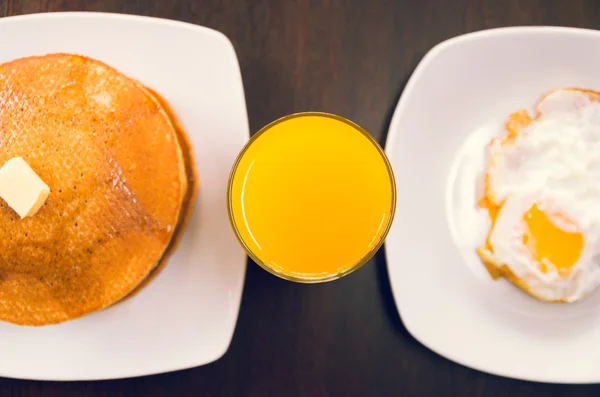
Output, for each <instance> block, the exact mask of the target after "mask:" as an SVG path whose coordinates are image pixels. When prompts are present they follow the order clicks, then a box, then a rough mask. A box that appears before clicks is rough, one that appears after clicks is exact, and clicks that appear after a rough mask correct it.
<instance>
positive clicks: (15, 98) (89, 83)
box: [0, 54, 189, 325]
mask: <svg viewBox="0 0 600 397" xmlns="http://www.w3.org/2000/svg"><path fill="white" fill-rule="evenodd" d="M0 148H1V150H0V165H1V164H4V163H5V162H6V161H7V160H9V159H11V158H13V157H17V156H20V157H23V158H24V159H25V161H27V163H28V164H29V165H30V166H31V167H32V168H33V170H34V171H35V172H36V173H37V174H38V175H39V176H40V177H41V178H42V180H44V182H46V184H47V185H48V186H49V187H50V195H49V197H48V199H47V200H46V202H45V204H44V206H43V207H42V208H41V209H40V210H39V212H38V213H37V214H36V215H35V216H33V217H30V218H25V219H19V216H18V215H16V213H15V212H13V210H12V209H10V208H8V207H7V205H6V204H5V203H4V202H1V201H0V320H4V321H9V322H12V323H15V324H22V325H44V324H51V323H58V322H62V321H66V320H69V319H73V318H76V317H80V316H82V315H85V314H87V313H90V312H93V311H96V310H99V309H102V308H105V307H107V306H110V305H111V304H113V303H115V302H117V301H119V300H121V299H122V298H123V297H125V296H126V295H128V294H129V293H130V292H131V291H133V290H134V289H135V288H136V286H138V285H139V284H140V283H141V282H142V281H143V280H144V279H145V278H146V277H147V276H148V274H149V273H150V272H151V271H152V270H153V269H154V268H155V267H156V266H157V265H158V264H159V263H160V262H161V258H162V257H163V255H164V254H165V250H166V249H167V247H168V246H169V244H170V243H171V240H172V239H173V235H174V233H175V231H176V229H177V225H178V224H180V223H181V222H180V220H181V219H182V217H183V215H185V214H182V212H181V209H182V204H183V203H184V199H185V197H186V195H188V193H189V192H188V174H187V171H186V162H185V158H186V157H185V155H184V153H183V152H182V148H181V146H180V142H179V137H178V134H177V131H176V129H175V127H174V125H173V123H172V122H171V120H170V118H169V116H168V114H167V113H166V111H165V109H164V108H163V107H162V105H161V104H160V102H159V101H158V99H157V98H155V96H153V95H152V94H151V93H150V92H149V91H148V90H146V89H145V88H144V87H143V86H142V85H141V84H139V83H138V82H136V81H135V80H132V79H130V78H128V77H126V76H124V75H123V74H121V73H120V72H118V71H117V70H115V69H113V68H111V67H109V66H107V65H105V64H103V63H101V62H99V61H97V60H93V59H90V58H87V57H83V56H78V55H70V54H50V55H45V56H39V57H29V58H23V59H18V60H15V61H12V62H8V63H5V64H3V65H0ZM186 155H187V154H186Z"/></svg>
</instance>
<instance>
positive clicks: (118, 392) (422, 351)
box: [0, 0, 600, 397]
mask: <svg viewBox="0 0 600 397" xmlns="http://www.w3.org/2000/svg"><path fill="white" fill-rule="evenodd" d="M67 10H86V11H106V12H121V13H129V14H141V15H150V16H157V17H163V18H172V19H178V20H182V21H187V22H192V23H196V24H200V25H205V26H208V27H211V28H214V29H217V30H219V31H221V32H223V33H225V34H226V35H227V36H228V37H229V38H230V39H231V41H232V42H233V45H234V47H235V49H236V51H237V55H238V58H239V62H240V65H241V70H242V75H243V78H244V86H245V90H246V100H247V104H248V114H249V118H250V127H251V130H252V131H256V130H258V129H259V128H260V127H261V126H263V125H264V124H266V123H268V122H269V121H271V120H274V119H276V118H278V117H280V116H283V115H286V114H288V113H292V112H298V111H305V110H321V111H326V112H332V113H337V114H340V115H343V116H346V117H348V118H350V119H352V120H354V121H355V122H357V123H359V124H361V125H362V126H363V127H365V128H366V129H367V130H369V131H370V132H371V133H372V134H373V135H374V136H375V137H377V138H378V139H379V141H380V142H382V143H383V142H384V138H385V134H386V130H387V127H388V124H389V121H390V117H391V114H392V111H393V109H394V107H395V106H396V102H397V100H398V98H399V95H400V93H401V92H402V89H403V87H404V85H405V83H406V80H407V79H408V77H409V76H410V74H411V72H412V70H413V69H414V67H415V66H416V65H417V63H418V62H419V61H420V60H421V58H422V57H423V55H424V54H425V53H426V52H427V51H428V50H429V49H430V48H431V47H432V46H434V45H435V44H437V43H439V42H440V41H442V40H445V39H447V38H450V37H452V36H456V35H459V34H462V33H466V32H471V31H474V30H480V29H485V28H493V27H498V26H509V25H531V24H534V25H542V24H546V25H565V26H579V27H587V28H600V2H598V1H595V0H589V1H580V0H555V1H550V0H539V1H524V0H523V1H518V0H510V1H508V0H489V1H483V0H482V1H477V0H414V1H409V0H406V1H402V0H396V1H383V0H372V1H368V0H354V1H350V0H348V1H342V0H314V1H313V0H296V1H284V0H270V1H268V0H245V1H244V0H238V1H235V0H198V1H193V0H189V1H185V0H155V1H152V0H122V1H118V0H95V1H84V0H0V16H7V15H18V14H26V13H35V12H45V11H67ZM1 39H5V38H1ZM599 73H600V71H599ZM399 188H400V194H402V186H400V187H399ZM107 348H110V346H107ZM1 356H2V353H1V352H0V357H1ZM599 393H600V386H593V385H591V386H564V385H563V386H554V385H544V384H534V383H528V382H522V381H516V380H509V379H504V378H500V377H496V376H492V375H487V374H483V373H481V372H478V371H474V370H471V369H467V368H464V367H462V366H459V365H457V364H454V363H452V362H450V361H448V360H446V359H444V358H441V357H439V356H438V355H436V354H435V353H432V352H431V351H429V350H427V349H426V348H425V347H423V346H421V345H420V344H419V343H417V342H416V341H415V340H414V339H413V338H412V337H411V336H410V335H409V334H408V333H407V331H406V329H405V328H404V327H403V325H402V322H401V320H400V318H399V316H398V314H397V312H396V308H395V307H394V301H393V299H392V295H391V291H390V287H389V283H388V278H387V271H386V268H385V259H384V256H383V253H382V252H380V253H379V254H378V255H377V257H376V258H375V259H374V260H372V261H371V262H370V263H369V264H367V265H366V266H364V267H363V268H362V269H361V270H359V271H357V272H356V273H354V274H352V275H350V276H348V277H346V278H344V279H342V280H339V281H336V282H334V283H330V284H325V285H296V284H292V283H289V282H286V281H282V280H279V279H277V278H276V277H274V276H271V275H270V274H268V273H267V272H265V271H263V270H261V269H260V268H259V267H258V266H256V265H254V264H252V263H250V264H249V268H248V273H247V279H246V287H245V290H244V294H243V299H242V307H241V311H240V316H239V321H238V325H237V328H236V331H235V335H234V337H233V342H232V343H231V347H230V348H229V351H228V352H227V354H226V355H225V356H224V357H223V358H222V359H220V360H219V361H217V362H215V363H213V364H210V365H207V366H204V367H200V368H195V369H191V370H186V371H180V372H176V373H170V374H165V375H158V376H152V377H145V378H138V379H128V380H117V381H106V382H82V383H44V382H28V381H18V380H9V379H0V396H111V397H119V396H144V397H154V396H191V395H195V396H260V397H267V396H284V397H294V396H310V397H319V396H369V397H376V396H430V395H431V396H446V395H447V396H454V395H455V396H463V395H470V396H505V395H506V396H512V397H519V396H530V395H531V396H533V395H540V396H596V395H598V394H599Z"/></svg>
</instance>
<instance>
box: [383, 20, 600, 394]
mask: <svg viewBox="0 0 600 397" xmlns="http://www.w3.org/2000/svg"><path fill="white" fill-rule="evenodd" d="M538 34H540V35H556V34H560V35H565V34H567V35H577V36H583V35H587V36H589V37H594V38H595V39H600V31H597V30H593V29H586V28H575V27H566V26H509V27H499V28H492V29H483V30H479V31H475V32H470V33H465V34H462V35H458V36H455V37H452V38H449V39H446V40H444V41H442V42H440V43H438V44H436V45H435V46H433V47H432V48H431V49H430V50H429V51H427V53H426V54H425V56H424V57H423V58H422V59H421V61H419V63H418V65H417V67H416V68H415V69H414V71H413V73H412V74H411V76H410V78H409V79H408V82H407V83H406V86H405V88H404V89H403V90H402V94H401V95H400V99H399V100H398V103H397V105H396V107H395V108H394V112H393V115H392V118H391V120H390V124H389V127H388V131H387V137H386V141H385V152H386V155H387V156H388V158H389V160H390V163H392V166H393V164H394V161H395V158H394V156H393V154H392V150H391V148H392V147H394V146H395V145H396V141H397V140H398V139H399V135H400V134H399V133H398V130H399V126H400V122H401V120H402V117H404V113H405V108H406V106H407V103H408V102H409V98H410V97H411V96H412V93H413V91H415V87H418V82H419V81H420V79H421V76H422V75H423V73H424V71H425V70H426V69H427V68H428V67H429V66H430V64H431V63H432V62H433V61H434V60H435V59H436V58H437V56H438V55H439V54H441V53H442V52H443V51H446V50H448V49H450V48H452V47H455V46H458V45H462V44H464V43H467V42H471V41H477V40H485V39H487V38H495V37H503V36H511V35H515V36H521V35H538ZM399 187H400V186H399ZM396 221H399V219H398V217H396V219H395V220H394V222H396ZM392 229H393V225H392ZM390 234H391V233H390ZM386 246H387V241H386ZM385 259H386V269H387V273H388V278H389V284H390V288H391V290H392V296H393V297H394V304H395V306H396V310H397V311H398V314H399V316H400V320H401V321H402V324H403V325H404V327H406V330H407V331H408V333H409V334H410V335H411V336H412V337H413V338H414V339H415V340H416V341H417V342H419V343H420V344H422V345H423V346H425V347H426V348H427V349H429V350H430V351H432V352H433V353H435V354H437V355H439V356H441V357H443V358H445V359H447V360H450V361H452V362H454V363H456V364H458V365H460V366H463V367H466V368H469V369H472V370H476V371H480V372H483V373H487V374H491V375H494V376H499V377H503V378H507V379H518V380H524V381H529V382H535V383H552V384H593V383H598V382H600V374H599V375H598V376H597V377H596V378H591V377H589V376H588V375H583V376H581V377H572V376H565V377H563V378H556V377H544V376H529V375H527V374H525V375H519V374H513V373H509V371H502V370H499V369H497V368H496V369H495V368H489V367H488V366H487V364H485V363H484V364H483V365H482V364H481V363H478V362H476V361H471V360H470V359H468V358H467V359H465V358H463V357H462V356H461V355H460V353H456V351H455V350H453V349H447V348H446V347H445V346H444V345H443V344H439V343H438V342H436V341H435V340H430V339H428V338H427V337H425V338H423V337H422V335H420V334H419V333H418V332H416V331H415V328H417V327H414V328H413V325H414V323H413V318H412V317H411V316H408V317H406V316H405V314H406V312H405V311H404V310H403V309H402V307H403V300H402V299H400V293H399V291H398V288H401V287H400V286H397V285H396V283H395V282H393V281H392V280H393V279H392V276H391V274H392V272H391V271H390V270H391V268H392V267H393V265H392V264H391V261H390V259H391V258H390V253H389V250H388V249H385ZM393 261H394V262H395V261H396V260H393Z"/></svg>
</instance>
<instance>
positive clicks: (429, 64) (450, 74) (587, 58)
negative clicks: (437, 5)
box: [386, 27, 600, 383]
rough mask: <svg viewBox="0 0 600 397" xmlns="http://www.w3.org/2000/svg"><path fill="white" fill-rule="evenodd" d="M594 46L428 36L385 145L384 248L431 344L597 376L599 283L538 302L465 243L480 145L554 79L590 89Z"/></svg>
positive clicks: (584, 40)
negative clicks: (576, 296) (393, 188)
mask: <svg viewBox="0 0 600 397" xmlns="http://www.w3.org/2000/svg"><path fill="white" fill-rule="evenodd" d="M598 48H600V32H595V31H588V30H581V29H570V28H555V27H522V28H505V29H496V30H489V31H483V32H478V33H473V34H468V35H465V36H461V37H457V38H454V39H451V40H448V41H446V42H444V43H442V44H440V45H438V46H436V47H435V48H434V49H432V50H431V51H430V52H429V53H428V54H427V55H426V56H425V58H424V59H423V60H422V61H421V63H420V65H419V66H418V67H417V69H416V70H415V72H414V74H413V76H412V77H411V79H410V81H409V83H408V84H407V86H406V89H405V90H404V93H403V94H402V97H401V99H400V101H399V103H398V106H397V108H396V111H395V114H394V117H393V119H392V123H391V125H390V130H389V135H388V141H387V146H386V151H387V153H388V155H389V157H390V160H391V163H392V166H393V168H394V172H395V175H396V179H397V186H398V207H397V212H396V217H395V221H394V224H393V226H392V229H391V231H390V234H389V236H388V238H387V243H386V253H387V260H388V269H389V275H390V281H391V284H392V290H393V292H394V297H395V300H396V305H397V308H398V310H399V312H400V315H401V317H402V320H403V322H404V324H405V325H406V328H407V329H408V331H409V332H410V333H411V334H412V335H413V336H414V337H415V338H416V339H417V340H418V341H420V342H421V343H422V344H424V345H425V346H427V347H428V348H430V349H431V350H433V351H435V352H437V353H439V354H440V355H442V356H445V357H447V358H449V359H451V360H454V361H456V362H458V363H460V364H463V365H466V366H469V367H472V368H475V369H479V370H482V371H486V372H490V373H493V374H498V375H503V376H508V377H513V378H519V379H526V380H533V381H543V382H555V383H589V382H600V294H598V293H595V294H592V296H589V297H586V298H584V299H583V300H582V301H580V302H578V303H575V304H548V303H542V302H539V301H537V300H535V299H533V298H530V297H529V296H527V295H525V294H524V293H522V292H521V291H519V290H518V289H517V288H515V287H513V286H512V285H511V284H510V283H509V282H507V281H505V280H499V281H493V280H492V279H491V278H490V277H489V275H488V274H487V272H486V271H485V269H484V267H483V265H482V264H481V262H480V261H479V259H478V257H477V255H476V254H475V248H476V246H477V245H478V243H480V242H481V241H483V240H484V238H485V233H486V231H487V230H486V228H485V227H483V228H482V227H481V225H480V224H479V223H478V217H479V216H480V215H481V214H480V213H477V210H476V208H475V200H476V190H475V185H476V183H477V174H478V172H480V171H483V165H482V163H480V161H481V159H482V158H483V157H482V156H483V154H484V149H485V145H486V144H487V143H488V142H489V140H490V138H491V137H492V136H496V135H499V134H501V133H503V131H504V123H505V121H506V119H507V117H508V115H509V114H510V113H512V112H514V111H517V110H519V109H522V108H525V109H528V110H529V111H530V114H533V113H532V111H533V107H534V105H535V103H536V101H537V100H538V99H539V98H540V97H541V96H542V95H543V94H544V93H546V92H548V91H550V90H552V89H555V88H561V87H582V88H589V89H593V90H600V52H599V51H598ZM480 167H481V168H480Z"/></svg>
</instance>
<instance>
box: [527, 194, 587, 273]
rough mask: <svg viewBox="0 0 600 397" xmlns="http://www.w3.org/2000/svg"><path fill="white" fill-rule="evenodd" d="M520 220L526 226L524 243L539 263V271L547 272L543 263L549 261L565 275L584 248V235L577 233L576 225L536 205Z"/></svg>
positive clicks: (562, 216)
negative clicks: (522, 220)
mask: <svg viewBox="0 0 600 397" xmlns="http://www.w3.org/2000/svg"><path fill="white" fill-rule="evenodd" d="M523 219H524V221H525V223H526V224H527V230H526V232H525V235H524V236H523V243H524V244H525V245H526V246H527V248H528V249H529V252H530V253H531V255H532V256H533V257H534V259H535V260H537V261H538V263H540V270H541V271H542V272H544V273H546V272H547V271H548V267H547V265H546V263H547V262H550V263H551V264H552V265H554V267H556V269H557V271H558V272H559V274H561V275H565V276H566V275H568V274H569V272H570V270H571V268H572V267H573V265H575V263H577V261H578V260H579V256H580V255H581V250H582V249H583V235H582V234H581V233H579V232H578V231H577V227H576V225H575V224H574V223H573V222H571V221H570V220H569V219H567V218H566V217H565V216H564V215H561V214H550V215H549V214H547V213H546V212H544V211H543V210H541V209H540V208H539V207H538V205H537V204H534V205H533V206H532V207H531V208H530V209H529V211H527V212H526V213H525V215H523ZM553 220H554V221H553ZM556 223H559V224H560V225H561V226H563V227H559V226H558V225H557V224H556ZM565 228H567V229H570V230H565Z"/></svg>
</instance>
